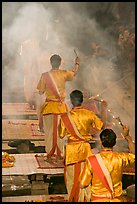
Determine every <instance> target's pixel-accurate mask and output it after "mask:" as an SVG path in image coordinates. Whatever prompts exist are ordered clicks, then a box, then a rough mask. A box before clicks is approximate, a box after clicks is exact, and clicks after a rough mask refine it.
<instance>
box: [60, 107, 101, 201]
mask: <svg viewBox="0 0 137 204" xmlns="http://www.w3.org/2000/svg"><path fill="white" fill-rule="evenodd" d="M70 114H71V116H72V119H73V122H74V123H75V126H76V128H77V130H78V132H79V133H80V134H81V135H82V136H83V137H84V138H85V140H86V141H80V140H78V139H76V138H75V136H74V135H72V134H71V133H70V132H68V130H67V128H66V127H65V125H64V123H63V121H62V120H61V121H60V124H59V127H58V130H59V136H60V138H64V137H65V136H66V137H67V140H68V141H67V144H66V147H65V165H66V166H65V175H64V176H65V178H66V187H67V191H68V195H69V201H73V200H74V201H75V202H78V201H79V202H80V201H82V199H84V196H85V197H86V195H85V194H88V191H89V188H88V189H86V191H85V192H83V191H80V188H79V185H78V177H79V174H80V171H81V170H82V168H83V164H84V161H85V159H86V158H87V157H88V156H90V155H92V151H91V147H90V144H89V142H88V141H89V140H91V139H92V136H91V135H90V128H91V127H93V128H94V129H96V130H98V131H99V130H101V128H102V126H103V123H102V121H101V120H100V119H99V118H98V117H97V116H96V115H95V113H94V112H92V111H89V110H87V109H84V108H82V107H75V108H73V109H72V110H71V111H70ZM86 200H87V197H86Z"/></svg>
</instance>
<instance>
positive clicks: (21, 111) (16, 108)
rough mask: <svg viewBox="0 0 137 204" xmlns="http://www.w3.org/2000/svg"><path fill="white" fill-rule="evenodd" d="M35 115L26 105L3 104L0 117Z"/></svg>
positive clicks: (34, 111)
mask: <svg viewBox="0 0 137 204" xmlns="http://www.w3.org/2000/svg"><path fill="white" fill-rule="evenodd" d="M28 114H29V115H36V110H33V109H31V108H30V105H29V104H28V103H3V104H2V115H28Z"/></svg>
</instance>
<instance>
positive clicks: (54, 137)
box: [47, 115, 61, 157]
mask: <svg viewBox="0 0 137 204" xmlns="http://www.w3.org/2000/svg"><path fill="white" fill-rule="evenodd" d="M57 127H58V115H54V126H53V145H52V149H51V150H50V152H49V154H48V155H47V157H51V156H52V155H53V154H54V152H55V150H56V148H57V155H58V156H60V157H61V151H60V149H59V147H58V145H57Z"/></svg>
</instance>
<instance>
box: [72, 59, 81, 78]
mask: <svg viewBox="0 0 137 204" xmlns="http://www.w3.org/2000/svg"><path fill="white" fill-rule="evenodd" d="M79 64H80V59H79V57H76V59H75V66H74V69H73V70H72V71H73V72H74V75H76V74H77V71H78V68H79Z"/></svg>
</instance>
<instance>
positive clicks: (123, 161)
mask: <svg viewBox="0 0 137 204" xmlns="http://www.w3.org/2000/svg"><path fill="white" fill-rule="evenodd" d="M100 155H101V157H102V159H103V161H104V164H105V166H106V167H107V169H108V171H109V173H110V176H111V179H112V183H113V188H114V192H115V197H118V196H120V195H121V194H122V173H123V170H124V168H128V167H134V162H135V155H134V154H131V153H125V152H113V151H112V150H110V149H109V148H105V149H103V150H102V151H101V153H100ZM91 159H92V157H89V158H88V160H87V163H86V166H85V168H84V170H83V172H82V175H84V179H82V180H81V183H82V185H85V184H87V183H90V182H91V181H90V180H91V179H92V186H91V194H92V195H96V196H100V195H101V196H102V195H107V194H110V193H109V191H108V190H107V189H106V187H105V186H104V185H103V184H102V182H101V181H100V179H99V178H98V176H97V175H96V174H95V173H94V171H93V169H92V167H91V165H90V162H89V161H90V160H91ZM88 173H90V175H91V176H89V174H88Z"/></svg>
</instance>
